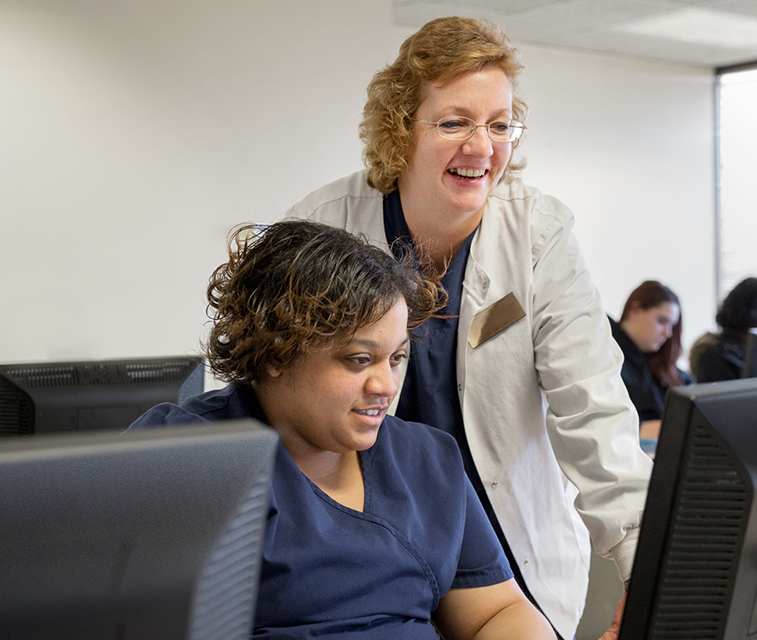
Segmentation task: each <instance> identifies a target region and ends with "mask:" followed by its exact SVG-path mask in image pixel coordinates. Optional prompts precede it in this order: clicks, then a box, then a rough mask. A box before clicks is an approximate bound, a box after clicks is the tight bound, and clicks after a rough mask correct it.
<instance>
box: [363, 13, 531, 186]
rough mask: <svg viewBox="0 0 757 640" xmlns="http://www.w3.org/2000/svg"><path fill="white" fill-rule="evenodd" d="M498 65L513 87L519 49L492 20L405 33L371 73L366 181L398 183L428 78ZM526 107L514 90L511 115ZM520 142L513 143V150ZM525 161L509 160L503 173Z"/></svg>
mask: <svg viewBox="0 0 757 640" xmlns="http://www.w3.org/2000/svg"><path fill="white" fill-rule="evenodd" d="M490 64H493V65H496V66H497V67H499V68H500V69H501V70H502V71H503V72H504V73H505V75H506V76H507V78H508V79H509V80H510V82H511V84H512V86H513V92H515V90H516V80H517V77H518V75H519V74H520V72H521V70H522V68H523V67H522V64H521V62H520V54H519V53H518V50H517V49H516V48H515V46H514V45H513V44H512V42H511V41H510V39H509V38H508V37H507V36H506V35H505V34H504V32H503V31H502V30H501V29H500V28H499V27H498V26H497V25H495V24H493V23H491V22H487V21H484V20H474V19H472V18H459V17H450V18H439V19H437V20H432V21H431V22H428V23H427V24H425V25H424V26H423V27H421V29H420V30H419V31H417V32H416V33H414V34H413V35H412V36H410V37H409V38H407V39H406V40H405V42H403V43H402V46H401V47H400V53H399V56H397V59H396V60H395V61H394V63H392V64H391V65H388V66H386V67H385V68H384V69H382V70H381V71H379V72H377V73H376V74H375V75H374V76H373V80H371V82H370V84H369V85H368V100H367V102H366V104H365V108H364V109H363V120H362V122H361V123H360V139H361V140H362V141H363V143H364V145H365V147H364V149H363V161H364V162H365V165H366V167H367V169H368V184H369V185H370V186H372V187H374V188H376V189H378V190H379V191H381V192H382V193H389V192H391V191H393V190H394V189H395V188H396V184H397V178H398V177H399V176H400V175H402V173H403V172H404V171H405V169H406V168H407V161H408V159H409V158H410V156H411V154H412V152H413V143H414V138H413V121H412V118H413V117H414V116H415V113H416V111H417V110H418V107H419V106H420V103H421V102H422V101H423V97H424V96H423V88H424V85H425V84H426V83H428V82H446V81H448V80H451V79H453V78H457V77H459V76H461V75H464V74H466V73H472V72H475V71H480V70H481V69H482V68H483V67H485V66H486V65H490ZM526 112H527V107H526V104H525V102H523V100H522V99H521V98H519V97H518V96H517V95H515V93H514V95H513V116H512V117H513V119H514V120H519V121H520V122H524V121H525V118H526ZM518 142H519V140H518V141H515V142H513V143H512V145H513V150H514V149H515V148H516V147H517V146H518ZM524 164H525V163H523V162H520V163H513V162H511V163H510V165H509V166H508V168H507V170H506V171H505V173H504V175H503V178H512V176H513V173H514V172H516V171H519V170H520V169H522V168H523V166H524Z"/></svg>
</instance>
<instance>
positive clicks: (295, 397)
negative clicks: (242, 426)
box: [256, 299, 408, 461]
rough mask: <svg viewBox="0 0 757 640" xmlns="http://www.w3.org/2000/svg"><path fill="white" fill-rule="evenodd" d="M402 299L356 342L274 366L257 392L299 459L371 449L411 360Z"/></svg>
mask: <svg viewBox="0 0 757 640" xmlns="http://www.w3.org/2000/svg"><path fill="white" fill-rule="evenodd" d="M407 317H408V312H407V305H406V304H405V301H404V300H403V299H400V300H399V301H397V302H396V303H395V304H394V306H393V307H392V308H391V309H390V310H389V311H388V312H387V313H386V314H385V315H384V316H383V317H382V318H381V319H379V320H378V321H377V322H375V323H374V324H371V325H368V326H366V327H363V328H362V329H359V330H358V331H357V332H356V333H355V335H354V336H353V337H352V339H351V340H350V342H349V343H346V344H336V345H332V346H331V347H328V348H326V349H320V350H316V351H311V352H309V353H307V354H305V355H304V356H303V357H301V358H299V359H298V360H296V361H295V362H294V363H293V364H292V365H290V366H289V367H287V368H285V369H275V368H270V369H269V374H270V376H271V377H270V378H269V379H268V380H267V381H265V382H264V383H262V384H261V385H260V387H259V388H258V389H256V392H257V395H258V398H259V400H260V403H261V406H262V408H263V411H264V412H265V414H266V417H267V418H268V419H269V421H270V422H271V424H272V425H273V426H274V427H275V428H276V431H277V432H278V433H279V437H280V438H281V442H282V444H283V445H284V448H285V449H286V450H287V451H288V452H289V453H290V455H291V456H292V458H294V459H295V461H298V460H300V459H302V458H303V457H305V456H308V455H317V454H318V453H321V452H323V451H330V452H335V453H350V452H353V451H363V450H365V449H368V448H370V447H371V446H373V444H374V443H375V441H376V436H377V434H378V429H379V426H380V425H381V422H382V421H383V420H384V416H385V415H386V412H387V410H388V408H389V405H390V404H391V402H392V400H393V399H394V396H395V395H397V391H398V390H399V365H400V362H401V361H402V359H403V358H405V357H406V355H407Z"/></svg>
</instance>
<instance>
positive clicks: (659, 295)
mask: <svg viewBox="0 0 757 640" xmlns="http://www.w3.org/2000/svg"><path fill="white" fill-rule="evenodd" d="M666 302H671V303H673V304H675V305H677V306H678V309H679V310H680V309H681V304H680V302H678V296H677V295H676V294H675V293H673V292H672V291H671V290H670V289H669V288H668V287H666V286H665V285H664V284H661V283H659V282H657V280H646V281H644V282H642V283H641V284H640V285H639V286H638V287H636V289H634V290H633V291H632V292H631V295H630V296H628V300H626V306H625V307H623V314H622V315H621V316H620V322H621V323H622V322H623V320H625V319H626V318H627V317H628V315H629V313H630V312H631V309H632V308H633V307H634V306H635V305H636V306H638V307H639V308H640V309H643V310H647V309H652V308H654V307H659V306H660V305H661V304H665V303H666ZM682 325H683V314H682V313H681V315H680V316H679V317H678V322H677V323H676V324H675V325H674V326H673V335H671V336H670V338H668V339H667V340H666V341H665V342H664V343H663V345H662V346H661V347H660V349H659V350H658V351H656V352H655V353H648V354H647V364H648V365H649V370H650V371H651V372H652V375H653V376H654V377H655V378H657V380H658V381H659V382H661V383H662V384H663V385H665V386H668V387H677V386H678V385H680V384H681V379H680V378H679V377H678V369H677V367H676V362H677V361H678V358H679V357H680V356H681V353H683V347H682V346H681V328H682Z"/></svg>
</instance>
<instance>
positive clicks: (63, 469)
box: [0, 421, 277, 640]
mask: <svg viewBox="0 0 757 640" xmlns="http://www.w3.org/2000/svg"><path fill="white" fill-rule="evenodd" d="M276 443H277V437H276V434H275V432H274V431H273V430H272V429H270V428H268V427H265V426H261V425H260V424H259V423H255V422H254V421H243V422H227V423H214V424H212V425H209V426H192V427H167V428H158V429H146V430H138V431H133V432H132V431H130V432H127V433H125V434H121V435H118V434H110V433H97V434H63V435H54V436H53V435H49V436H39V437H35V438H25V437H20V438H12V439H6V440H4V441H3V447H2V449H0V514H2V515H1V516H0V638H13V639H14V640H31V639H34V640H47V639H50V640H52V639H53V638H55V639H56V640H60V639H67V638H76V639H77V640H78V639H81V640H89V639H91V640H94V639H97V640H103V639H110V638H112V639H113V640H116V639H119V640H121V639H124V640H125V639H127V638H128V639H133V640H171V639H182V640H183V639H184V638H191V639H192V640H220V639H221V638H223V639H224V640H231V639H240V640H241V639H242V638H245V639H246V638H249V636H250V633H251V629H252V623H253V615H254V605H255V601H256V598H257V584H258V576H259V562H260V554H261V549H262V541H263V539H264V533H265V526H266V518H267V500H268V488H269V481H270V475H271V471H272V466H273V461H274V456H275V450H276V446H277V445H276Z"/></svg>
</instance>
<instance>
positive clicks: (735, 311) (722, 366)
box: [692, 278, 757, 382]
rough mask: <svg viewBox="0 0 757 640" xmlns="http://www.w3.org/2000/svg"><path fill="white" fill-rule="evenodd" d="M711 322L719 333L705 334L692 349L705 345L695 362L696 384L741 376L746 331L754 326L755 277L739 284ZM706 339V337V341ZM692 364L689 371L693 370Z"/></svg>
mask: <svg viewBox="0 0 757 640" xmlns="http://www.w3.org/2000/svg"><path fill="white" fill-rule="evenodd" d="M715 321H716V322H717V323H718V326H719V327H720V328H721V329H722V331H721V332H720V334H718V335H716V336H713V334H709V333H708V334H705V336H702V338H700V339H699V340H697V342H696V343H695V346H694V347H692V352H693V351H694V350H695V347H697V346H698V345H699V344H702V343H704V344H707V340H709V341H710V345H709V346H707V347H706V348H705V349H704V351H702V352H701V355H699V356H698V360H697V361H696V376H697V382H717V381H719V380H736V379H737V378H740V377H741V370H742V368H743V367H744V359H745V358H746V342H747V335H748V333H749V330H750V329H753V328H755V327H757V278H746V279H744V280H742V281H741V282H739V283H738V284H737V285H736V286H735V287H734V288H733V289H732V290H731V292H730V293H729V294H728V295H727V296H726V298H725V300H723V303H722V304H721V305H720V310H719V311H718V314H717V316H715ZM708 337H709V338H708ZM694 366H695V364H694V362H692V371H694Z"/></svg>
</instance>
